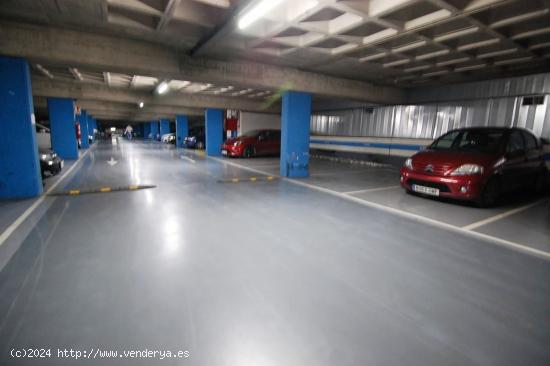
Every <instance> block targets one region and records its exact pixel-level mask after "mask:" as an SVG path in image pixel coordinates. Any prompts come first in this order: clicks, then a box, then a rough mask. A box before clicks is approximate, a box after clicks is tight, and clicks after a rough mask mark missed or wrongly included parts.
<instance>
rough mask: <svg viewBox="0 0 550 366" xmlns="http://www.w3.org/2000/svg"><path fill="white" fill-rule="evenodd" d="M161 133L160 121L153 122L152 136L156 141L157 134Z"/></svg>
mask: <svg viewBox="0 0 550 366" xmlns="http://www.w3.org/2000/svg"><path fill="white" fill-rule="evenodd" d="M158 133H159V123H158V122H157V121H153V122H151V138H152V139H153V140H154V141H156V140H157V134H158Z"/></svg>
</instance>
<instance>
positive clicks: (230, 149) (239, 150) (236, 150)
mask: <svg viewBox="0 0 550 366" xmlns="http://www.w3.org/2000/svg"><path fill="white" fill-rule="evenodd" d="M221 151H222V155H223V156H230V157H232V158H236V157H242V156H243V152H244V147H243V145H239V146H233V145H222V149H221ZM224 151H225V153H224Z"/></svg>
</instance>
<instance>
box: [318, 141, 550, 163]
mask: <svg viewBox="0 0 550 366" xmlns="http://www.w3.org/2000/svg"><path fill="white" fill-rule="evenodd" d="M310 143H312V144H321V145H339V146H353V147H370V148H374V149H394V150H408V151H419V150H421V149H422V148H423V147H424V146H422V145H405V144H386V143H381V142H357V141H329V140H316V139H313V140H310ZM544 160H546V161H550V153H547V154H544Z"/></svg>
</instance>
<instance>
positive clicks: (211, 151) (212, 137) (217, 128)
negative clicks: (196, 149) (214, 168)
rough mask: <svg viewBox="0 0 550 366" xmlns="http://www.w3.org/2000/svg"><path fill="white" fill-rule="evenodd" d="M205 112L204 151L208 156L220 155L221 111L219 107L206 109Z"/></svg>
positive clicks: (221, 137) (221, 138)
mask: <svg viewBox="0 0 550 366" xmlns="http://www.w3.org/2000/svg"><path fill="white" fill-rule="evenodd" d="M205 114H206V115H205V119H206V121H205V125H206V131H205V132H206V153H207V154H208V156H221V155H222V153H221V147H222V142H223V111H222V110H221V109H207V110H206V113H205Z"/></svg>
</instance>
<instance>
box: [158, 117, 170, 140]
mask: <svg viewBox="0 0 550 366" xmlns="http://www.w3.org/2000/svg"><path fill="white" fill-rule="evenodd" d="M167 133H170V121H169V120H167V119H161V120H160V136H161V137H162V135H166V134H167Z"/></svg>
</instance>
